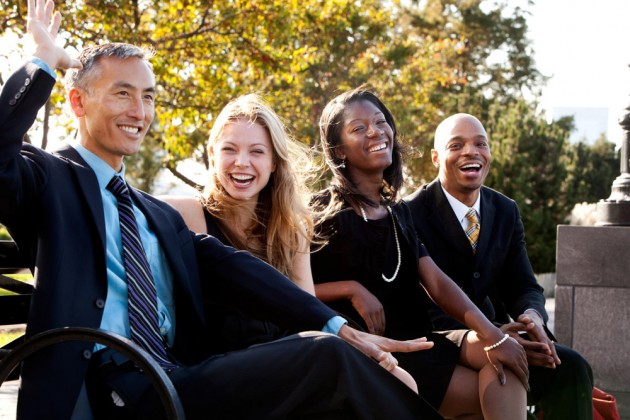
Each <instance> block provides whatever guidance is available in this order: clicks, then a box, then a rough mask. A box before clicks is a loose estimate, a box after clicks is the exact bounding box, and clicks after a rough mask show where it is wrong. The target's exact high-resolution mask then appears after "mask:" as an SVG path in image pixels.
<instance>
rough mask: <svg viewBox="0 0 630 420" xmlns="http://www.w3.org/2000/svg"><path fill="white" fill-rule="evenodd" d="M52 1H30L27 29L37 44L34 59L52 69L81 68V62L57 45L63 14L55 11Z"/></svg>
mask: <svg viewBox="0 0 630 420" xmlns="http://www.w3.org/2000/svg"><path fill="white" fill-rule="evenodd" d="M54 8H55V5H54V3H53V1H52V0H48V1H47V2H45V3H44V0H28V20H27V23H26V28H27V30H28V33H29V34H31V37H32V38H33V41H34V42H35V53H34V54H33V56H34V57H37V58H39V59H41V60H43V61H44V62H45V63H46V64H48V65H49V66H50V67H51V68H53V69H56V68H61V69H69V68H79V69H80V68H81V67H82V65H81V62H80V61H79V60H76V59H73V58H70V56H69V55H68V53H67V52H66V51H65V50H64V49H63V48H61V47H59V46H57V45H56V44H55V40H56V39H57V32H58V31H59V25H60V24H61V14H60V13H59V12H55V13H54V14H53V10H54Z"/></svg>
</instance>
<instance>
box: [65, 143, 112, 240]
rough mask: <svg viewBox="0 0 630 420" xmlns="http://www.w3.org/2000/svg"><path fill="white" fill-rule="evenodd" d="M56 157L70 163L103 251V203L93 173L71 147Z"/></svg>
mask: <svg viewBox="0 0 630 420" xmlns="http://www.w3.org/2000/svg"><path fill="white" fill-rule="evenodd" d="M55 153H56V154H57V155H59V156H61V157H63V158H65V159H66V160H67V161H69V162H70V167H71V168H72V169H73V170H74V172H75V174H76V177H77V183H78V184H79V188H80V189H81V192H82V193H83V196H84V197H85V201H86V202H87V204H88V207H89V208H90V214H91V215H92V219H93V220H94V222H95V223H96V228H97V231H98V234H99V237H100V240H101V245H102V246H103V250H105V217H104V215H103V201H102V199H101V192H100V187H99V185H98V180H97V179H96V175H94V171H92V169H91V168H90V167H89V165H88V164H87V163H86V162H85V161H84V160H83V158H82V157H81V155H80V154H79V152H77V151H76V150H75V149H74V148H73V147H72V146H65V147H64V148H62V149H60V150H58V151H56V152H55Z"/></svg>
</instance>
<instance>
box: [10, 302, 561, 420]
mask: <svg viewBox="0 0 630 420" xmlns="http://www.w3.org/2000/svg"><path fill="white" fill-rule="evenodd" d="M555 309H556V302H555V299H553V298H551V299H549V298H548V299H547V312H548V313H549V323H548V325H549V329H551V330H552V331H553V325H554V324H553V322H554V313H555ZM17 391H18V381H11V382H6V383H4V384H3V385H2V387H0V420H14V419H15V405H16V402H17Z"/></svg>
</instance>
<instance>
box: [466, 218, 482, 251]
mask: <svg viewBox="0 0 630 420" xmlns="http://www.w3.org/2000/svg"><path fill="white" fill-rule="evenodd" d="M466 219H468V229H466V236H467V237H468V241H469V242H470V246H472V249H473V253H477V241H478V240H479V229H480V226H479V219H478V218H477V212H476V211H475V209H473V208H470V209H469V210H468V213H466Z"/></svg>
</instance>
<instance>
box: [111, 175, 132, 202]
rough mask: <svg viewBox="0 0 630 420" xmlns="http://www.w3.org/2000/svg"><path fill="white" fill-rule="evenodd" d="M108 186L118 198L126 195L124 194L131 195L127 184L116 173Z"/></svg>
mask: <svg viewBox="0 0 630 420" xmlns="http://www.w3.org/2000/svg"><path fill="white" fill-rule="evenodd" d="M106 188H107V189H108V190H109V191H111V192H112V194H114V195H115V196H116V198H118V197H124V196H127V195H129V190H128V189H127V184H126V183H125V181H124V180H123V179H122V178H121V177H119V176H118V175H114V176H113V177H112V179H111V180H110V181H109V184H107V187H106Z"/></svg>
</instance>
